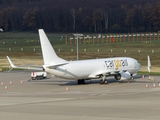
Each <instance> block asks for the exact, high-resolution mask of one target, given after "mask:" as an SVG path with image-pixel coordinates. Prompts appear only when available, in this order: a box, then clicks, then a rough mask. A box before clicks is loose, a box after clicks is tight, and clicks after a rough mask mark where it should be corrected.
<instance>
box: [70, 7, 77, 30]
mask: <svg viewBox="0 0 160 120" xmlns="http://www.w3.org/2000/svg"><path fill="white" fill-rule="evenodd" d="M70 14H71V15H72V17H73V31H75V28H76V10H75V9H74V8H72V9H71V10H70Z"/></svg>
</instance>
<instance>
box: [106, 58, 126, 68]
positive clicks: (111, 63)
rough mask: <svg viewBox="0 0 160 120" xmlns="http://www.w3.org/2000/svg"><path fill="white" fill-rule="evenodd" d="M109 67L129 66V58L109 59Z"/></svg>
mask: <svg viewBox="0 0 160 120" xmlns="http://www.w3.org/2000/svg"><path fill="white" fill-rule="evenodd" d="M105 64H106V66H107V68H109V69H115V70H118V69H119V68H120V67H125V66H128V61H127V59H125V60H108V61H105Z"/></svg>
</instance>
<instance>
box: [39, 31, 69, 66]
mask: <svg viewBox="0 0 160 120" xmlns="http://www.w3.org/2000/svg"><path fill="white" fill-rule="evenodd" d="M39 38H40V42H41V49H42V55H43V61H44V65H56V64H63V63H66V62H67V61H66V60H63V59H61V58H59V57H58V56H57V54H56V53H55V51H54V49H53V47H52V45H51V43H50V41H49V40H48V38H47V36H46V34H45V32H44V30H43V29H39Z"/></svg>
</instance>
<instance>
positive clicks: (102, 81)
mask: <svg viewBox="0 0 160 120" xmlns="http://www.w3.org/2000/svg"><path fill="white" fill-rule="evenodd" d="M107 83H108V81H107V80H100V84H107Z"/></svg>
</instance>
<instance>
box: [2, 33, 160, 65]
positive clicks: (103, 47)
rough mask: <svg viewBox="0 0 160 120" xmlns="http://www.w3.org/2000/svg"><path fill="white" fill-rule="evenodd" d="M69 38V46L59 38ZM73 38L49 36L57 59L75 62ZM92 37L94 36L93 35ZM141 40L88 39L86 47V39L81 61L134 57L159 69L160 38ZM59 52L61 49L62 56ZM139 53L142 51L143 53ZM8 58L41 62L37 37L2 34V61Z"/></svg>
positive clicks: (29, 34) (127, 38) (52, 34)
mask: <svg viewBox="0 0 160 120" xmlns="http://www.w3.org/2000/svg"><path fill="white" fill-rule="evenodd" d="M66 35H67V45H66V37H63V38H60V36H66ZM71 35H72V34H54V33H47V36H48V38H49V40H50V42H51V44H52V45H53V47H54V49H55V51H56V53H57V54H58V56H60V57H62V58H64V59H67V60H76V56H77V55H76V54H77V53H76V49H77V48H76V47H77V45H76V44H75V39H73V40H72V44H70V36H71ZM86 35H87V34H86ZM86 35H85V36H86ZM109 35H110V34H109ZM90 36H93V34H91V35H90ZM94 36H97V35H94ZM72 37H73V36H72ZM141 40H142V38H141V37H139V38H138V41H137V37H134V40H133V37H130V38H129V37H126V38H125V42H124V37H122V38H121V42H120V38H118V39H117V38H114V43H112V42H110V38H108V40H107V39H106V38H104V39H103V43H102V39H99V43H98V39H94V43H93V39H90V40H89V39H85V42H86V43H85V44H84V43H83V42H84V39H83V40H81V44H79V59H81V60H82V59H95V58H106V57H118V56H122V57H133V58H135V59H137V60H138V61H139V62H140V63H141V65H142V66H147V55H149V56H150V59H151V63H152V66H155V67H160V40H158V36H155V40H154V37H153V36H152V37H151V41H150V37H149V36H148V37H147V39H146V37H145V36H143V42H142V41H141ZM146 40H147V41H146ZM107 41H108V42H107ZM117 41H118V42H117ZM129 41H130V42H129ZM15 42H16V43H15ZM89 42H90V44H89ZM3 43H5V44H3ZM21 48H23V51H21ZM9 49H11V51H9ZM34 49H35V51H34ZM58 49H60V52H59V51H58ZM71 49H73V52H71ZM84 49H86V52H84ZM97 49H99V52H97ZM111 49H112V52H111ZM124 50H126V52H124ZM138 50H140V53H139V52H138ZM152 50H154V53H152ZM6 55H8V56H10V57H14V58H22V57H23V58H27V57H29V56H32V57H35V58H36V59H39V58H42V53H41V47H40V42H39V36H38V33H31V32H28V33H16V32H15V33H0V58H1V59H4V58H5V56H6Z"/></svg>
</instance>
